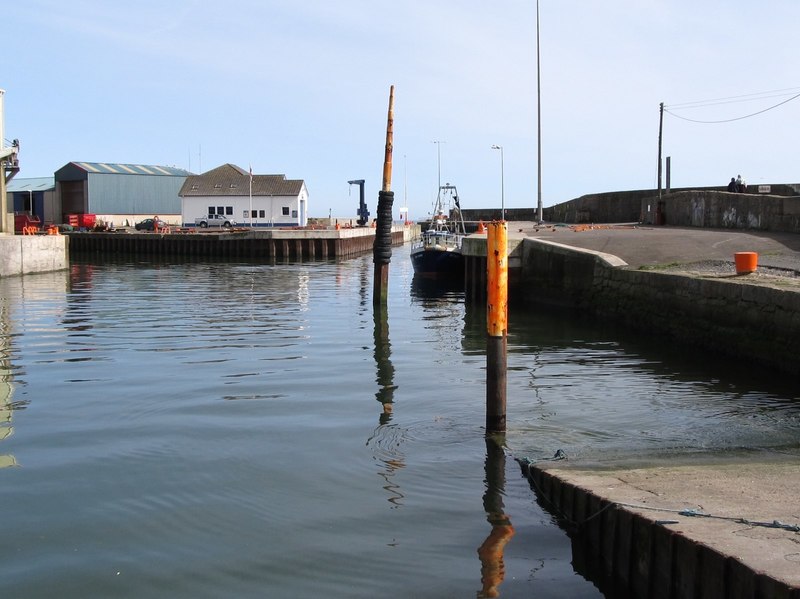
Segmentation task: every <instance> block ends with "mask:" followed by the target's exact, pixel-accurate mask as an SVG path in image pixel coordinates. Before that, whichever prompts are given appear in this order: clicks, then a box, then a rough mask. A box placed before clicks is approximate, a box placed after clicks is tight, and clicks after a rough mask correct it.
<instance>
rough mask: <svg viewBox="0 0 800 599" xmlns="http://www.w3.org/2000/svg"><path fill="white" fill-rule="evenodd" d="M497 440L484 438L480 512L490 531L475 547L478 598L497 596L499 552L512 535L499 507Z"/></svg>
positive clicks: (502, 463) (501, 480)
mask: <svg viewBox="0 0 800 599" xmlns="http://www.w3.org/2000/svg"><path fill="white" fill-rule="evenodd" d="M499 441H500V439H498V438H492V437H487V438H486V462H485V470H486V479H485V481H484V482H485V483H486V492H485V493H484V495H483V509H484V510H486V519H487V520H488V521H489V524H491V525H492V529H491V531H490V532H489V536H487V537H486V540H485V541H484V542H483V544H482V545H481V546H480V547H478V557H479V558H480V560H481V590H480V591H479V592H478V597H479V598H480V599H483V598H485V597H499V596H500V585H501V584H502V583H503V579H504V578H505V574H506V568H505V563H504V561H503V551H504V549H505V546H506V544H508V542H509V541H510V540H511V537H513V536H514V527H513V526H512V524H511V519H510V518H509V517H508V515H507V514H506V513H505V506H504V505H503V495H504V494H505V486H506V455H505V453H504V451H503V448H502V446H501V445H500V444H499Z"/></svg>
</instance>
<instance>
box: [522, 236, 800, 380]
mask: <svg viewBox="0 0 800 599" xmlns="http://www.w3.org/2000/svg"><path fill="white" fill-rule="evenodd" d="M625 266H626V264H625V263H624V262H623V261H622V260H620V259H619V258H617V257H616V256H611V255H609V254H603V253H601V252H595V251H591V250H584V249H578V248H574V247H569V246H565V245H562V244H558V243H553V242H548V241H544V240H536V239H525V240H524V242H523V244H522V255H521V275H520V281H521V282H520V286H519V291H518V293H519V294H520V295H521V297H522V298H524V300H525V301H526V302H533V303H539V304H550V305H559V306H565V307H569V308H574V309H576V310H577V311H578V312H580V313H581V314H583V315H586V316H587V317H591V318H602V319H613V320H615V321H617V322H620V323H622V324H623V325H625V326H626V327H629V328H631V329H635V330H639V331H645V332H649V333H654V334H658V335H661V336H662V337H664V338H666V339H670V340H672V341H675V342H678V343H680V344H682V345H685V346H693V347H698V348H703V349H706V350H712V351H716V352H720V353H724V354H727V355H730V356H732V357H739V358H746V360H747V363H749V364H760V365H762V366H765V367H768V368H773V369H776V370H780V371H783V372H786V373H790V374H793V375H797V374H800V293H797V292H796V291H794V290H792V289H782V288H778V287H770V286H764V285H754V284H748V283H747V282H746V281H745V280H743V279H742V278H740V277H735V278H725V279H708V278H701V277H696V276H690V275H685V274H675V273H667V272H659V271H654V270H631V269H627V268H625Z"/></svg>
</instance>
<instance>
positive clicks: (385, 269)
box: [372, 85, 394, 306]
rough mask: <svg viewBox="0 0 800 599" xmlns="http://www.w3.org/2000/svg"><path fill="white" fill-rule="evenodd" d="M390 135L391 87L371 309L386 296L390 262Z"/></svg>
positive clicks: (391, 202) (390, 91)
mask: <svg viewBox="0 0 800 599" xmlns="http://www.w3.org/2000/svg"><path fill="white" fill-rule="evenodd" d="M393 135H394V85H392V86H391V87H390V88H389V113H388V116H387V119H386V151H385V154H384V159H383V185H382V187H381V191H380V193H378V210H377V212H378V214H377V221H376V225H375V243H374V245H373V246H372V262H373V263H374V264H375V282H374V286H373V293H372V303H373V305H374V306H379V305H384V304H386V302H387V300H388V296H389V262H391V260H392V204H393V203H394V193H393V192H392V191H391V189H392V149H393V147H392V138H393Z"/></svg>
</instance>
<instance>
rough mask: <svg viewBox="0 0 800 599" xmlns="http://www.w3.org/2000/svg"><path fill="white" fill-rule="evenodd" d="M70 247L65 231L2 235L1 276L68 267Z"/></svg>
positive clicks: (0, 237)
mask: <svg viewBox="0 0 800 599" xmlns="http://www.w3.org/2000/svg"><path fill="white" fill-rule="evenodd" d="M68 248H69V239H68V238H67V237H65V236H63V235H0V277H10V276H17V275H25V274H34V273H40V272H52V271H56V270H65V269H67V268H68V267H69V252H68Z"/></svg>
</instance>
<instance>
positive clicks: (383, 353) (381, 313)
mask: <svg viewBox="0 0 800 599" xmlns="http://www.w3.org/2000/svg"><path fill="white" fill-rule="evenodd" d="M373 320H374V321H375V334H374V338H375V367H376V369H377V377H376V379H375V380H376V382H377V383H378V391H377V392H376V393H375V399H377V400H378V401H379V402H380V403H381V406H382V407H383V412H382V414H381V417H380V423H381V424H386V423H388V422H389V421H390V420H391V419H392V406H393V404H394V390H395V389H396V388H397V385H395V384H394V365H393V364H392V359H391V358H392V344H391V343H390V342H389V314H388V310H387V309H386V306H375V309H374V311H373Z"/></svg>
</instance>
